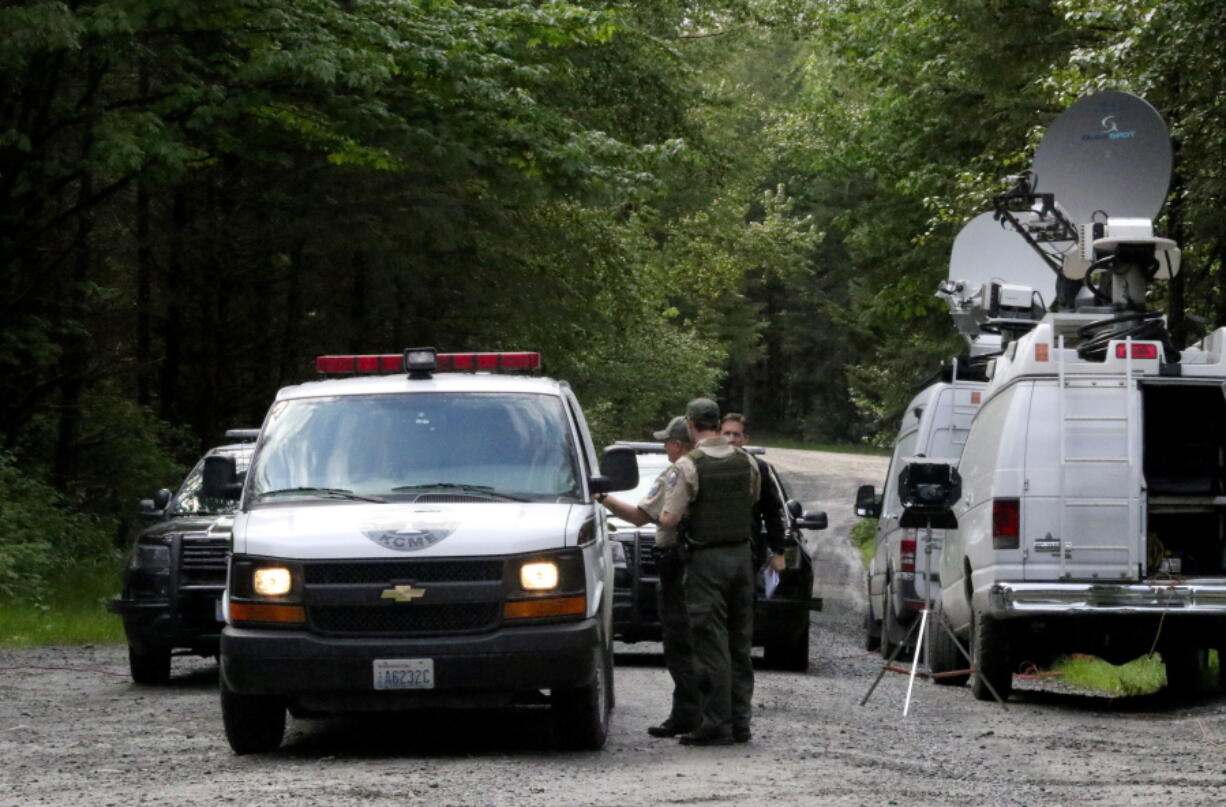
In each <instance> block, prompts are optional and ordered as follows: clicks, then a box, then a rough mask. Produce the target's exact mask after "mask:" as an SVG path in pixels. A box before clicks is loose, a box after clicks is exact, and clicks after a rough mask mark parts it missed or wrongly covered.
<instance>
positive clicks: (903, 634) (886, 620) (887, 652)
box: [881, 583, 907, 659]
mask: <svg viewBox="0 0 1226 807" xmlns="http://www.w3.org/2000/svg"><path fill="white" fill-rule="evenodd" d="M906 638H907V629H906V628H905V627H903V626H902V624H901V623H900V622H899V621H898V617H897V616H895V612H894V586H893V584H891V583H887V584H886V587H885V616H883V617H882V619H881V656H882V658H887V659H888V658H889V657H890V656H892V655H894V649H895V648H897V647H898V646H899V645H900V644H902V643H903V640H904V639H906ZM904 652H906V651H905V650H904ZM900 657H901V654H900Z"/></svg>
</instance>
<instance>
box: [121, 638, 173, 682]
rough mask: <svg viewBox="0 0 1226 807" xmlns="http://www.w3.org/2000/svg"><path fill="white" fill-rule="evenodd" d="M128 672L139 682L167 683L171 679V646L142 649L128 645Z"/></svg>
mask: <svg viewBox="0 0 1226 807" xmlns="http://www.w3.org/2000/svg"><path fill="white" fill-rule="evenodd" d="M128 672H130V673H131V674H132V681H133V682H134V683H137V684H144V685H146V686H159V685H161V684H165V683H166V682H167V681H169V680H170V648H169V647H155V648H151V649H146V650H143V651H140V650H137V649H136V648H134V647H132V645H128Z"/></svg>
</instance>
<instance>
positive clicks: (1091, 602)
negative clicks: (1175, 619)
mask: <svg viewBox="0 0 1226 807" xmlns="http://www.w3.org/2000/svg"><path fill="white" fill-rule="evenodd" d="M988 609H989V612H990V613H991V614H992V615H993V616H995V617H997V618H1001V619H1008V618H1011V617H1024V616H1041V615H1059V614H1104V615H1107V614H1125V615H1126V614H1161V613H1167V614H1189V615H1217V616H1226V582H1223V581H1220V580H1212V581H1196V580H1186V581H1183V582H1181V583H1178V584H1159V583H1055V582H1052V583H997V584H995V585H993V586H992V588H991V589H989V591H988Z"/></svg>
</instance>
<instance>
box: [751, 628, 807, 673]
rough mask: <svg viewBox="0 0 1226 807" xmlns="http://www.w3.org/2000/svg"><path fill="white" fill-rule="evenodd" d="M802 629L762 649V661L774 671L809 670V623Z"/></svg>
mask: <svg viewBox="0 0 1226 807" xmlns="http://www.w3.org/2000/svg"><path fill="white" fill-rule="evenodd" d="M805 616H806V621H805V626H804V629H803V630H801V631H800V633H798V634H797V635H795V636H793V637H791V638H790V639H787V640H786V641H780V642H773V643H771V644H768V645H766V646H765V647H763V648H762V660H763V661H765V662H766V665H767V666H768V667H770V668H772V669H775V670H787V671H789V672H806V671H807V670H808V669H809V623H808V621H807V617H808V615H807V614H806V615H805Z"/></svg>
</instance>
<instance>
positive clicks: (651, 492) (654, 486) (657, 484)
mask: <svg viewBox="0 0 1226 807" xmlns="http://www.w3.org/2000/svg"><path fill="white" fill-rule="evenodd" d="M660 484H661V480H660V478H659V477H657V478H656V481H655V482H652V483H651V490H649V491H647V498H649V499H650V498H651V497H652V496H655V495H656V494H657V493H659V492H660Z"/></svg>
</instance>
